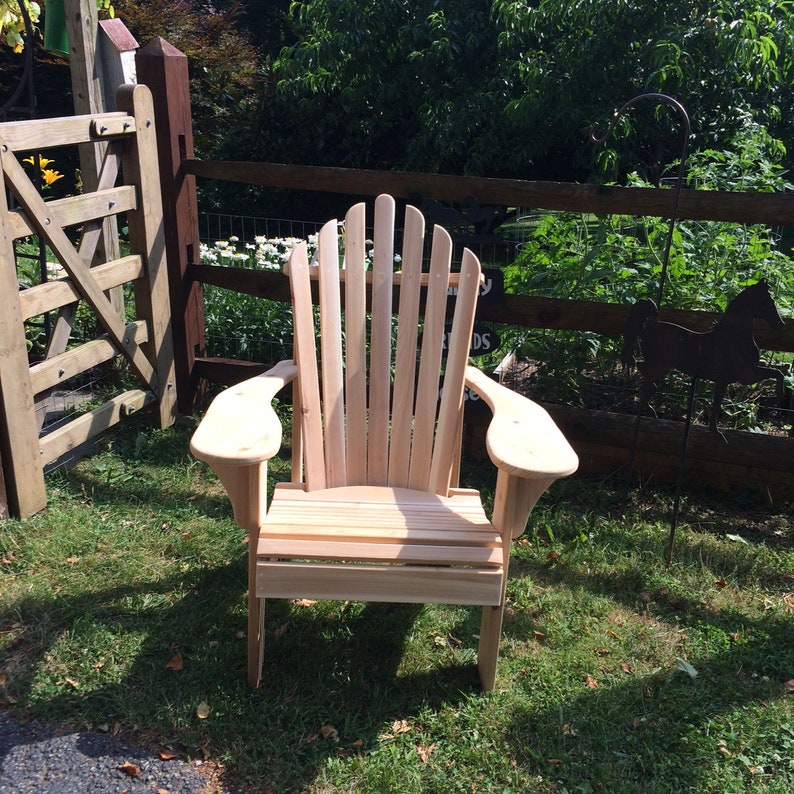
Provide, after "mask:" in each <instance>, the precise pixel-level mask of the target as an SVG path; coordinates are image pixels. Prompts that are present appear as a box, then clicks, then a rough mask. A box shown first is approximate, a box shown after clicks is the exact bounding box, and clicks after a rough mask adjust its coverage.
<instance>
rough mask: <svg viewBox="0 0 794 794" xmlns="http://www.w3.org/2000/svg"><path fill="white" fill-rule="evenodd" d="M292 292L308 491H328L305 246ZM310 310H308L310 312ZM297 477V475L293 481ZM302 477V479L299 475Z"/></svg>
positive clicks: (298, 252)
mask: <svg viewBox="0 0 794 794" xmlns="http://www.w3.org/2000/svg"><path fill="white" fill-rule="evenodd" d="M289 264H290V280H289V281H290V292H291V295H292V316H293V329H294V330H293V338H294V354H293V355H294V359H295V364H296V365H297V367H298V383H297V387H296V390H295V393H296V394H297V399H298V404H297V405H295V406H294V409H297V411H296V413H297V417H296V418H297V421H298V422H299V424H300V430H299V433H298V437H299V438H300V440H301V442H302V443H301V451H302V452H303V475H304V481H305V483H306V489H307V490H317V489H320V488H325V450H324V449H323V430H322V414H321V412H320V383H319V376H318V372H317V348H316V345H315V342H316V336H315V333H314V313H313V311H312V310H311V307H312V290H311V280H310V278H309V257H308V250H307V246H306V243H305V242H302V243H300V244H299V245H297V246H296V247H295V249H294V250H293V252H292V255H291V256H290V262H289ZM307 307H308V310H307ZM295 476H296V474H295V473H293V477H295ZM298 476H299V475H298Z"/></svg>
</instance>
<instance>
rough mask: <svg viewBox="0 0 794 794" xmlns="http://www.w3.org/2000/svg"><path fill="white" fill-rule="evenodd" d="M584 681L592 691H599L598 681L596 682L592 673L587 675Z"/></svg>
mask: <svg viewBox="0 0 794 794" xmlns="http://www.w3.org/2000/svg"><path fill="white" fill-rule="evenodd" d="M584 680H585V683H586V684H587V686H588V687H589V688H590V689H598V681H596V680H595V678H593V676H591V675H590V673H586V674H585V677H584Z"/></svg>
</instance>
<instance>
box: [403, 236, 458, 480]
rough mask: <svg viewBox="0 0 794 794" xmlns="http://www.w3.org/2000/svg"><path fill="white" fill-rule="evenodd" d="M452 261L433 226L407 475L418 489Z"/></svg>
mask: <svg viewBox="0 0 794 794" xmlns="http://www.w3.org/2000/svg"><path fill="white" fill-rule="evenodd" d="M451 264H452V238H451V237H450V236H449V234H448V232H447V231H446V229H444V228H442V227H441V226H436V227H434V229H433V247H432V251H431V254H430V277H429V279H428V286H427V298H426V302H425V317H424V326H423V328H422V350H421V358H420V362H419V380H418V384H417V389H416V411H415V415H414V443H413V446H412V448H411V467H410V472H409V476H408V484H409V487H411V488H417V489H419V490H426V489H427V488H428V484H429V479H430V463H431V456H432V453H433V438H434V436H435V423H436V411H437V407H438V387H439V373H440V372H441V356H442V353H443V346H444V324H445V320H446V309H447V292H448V290H449V273H450V269H451Z"/></svg>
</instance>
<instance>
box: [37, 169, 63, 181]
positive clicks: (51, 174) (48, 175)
mask: <svg viewBox="0 0 794 794" xmlns="http://www.w3.org/2000/svg"><path fill="white" fill-rule="evenodd" d="M41 176H42V179H44V184H46V185H51V184H52V183H53V182H57V181H58V180H59V179H61V178H62V177H63V174H61V173H60V172H58V171H56V170H54V169H53V168H45V169H43V170H42V172H41Z"/></svg>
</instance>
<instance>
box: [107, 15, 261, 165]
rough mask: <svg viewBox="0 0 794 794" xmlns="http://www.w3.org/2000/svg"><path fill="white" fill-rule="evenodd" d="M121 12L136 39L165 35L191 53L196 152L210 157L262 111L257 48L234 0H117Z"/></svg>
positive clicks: (165, 37) (143, 42)
mask: <svg viewBox="0 0 794 794" xmlns="http://www.w3.org/2000/svg"><path fill="white" fill-rule="evenodd" d="M116 10H117V13H118V15H119V16H120V17H121V18H122V19H123V20H124V22H125V24H126V25H127V27H128V28H129V29H130V30H131V31H132V33H133V34H134V35H135V37H136V38H137V39H138V41H139V42H140V43H141V44H142V45H145V44H146V43H148V42H149V41H151V40H152V39H154V38H156V37H158V36H159V37H162V38H164V39H166V40H167V41H168V42H169V43H170V44H172V45H173V46H174V47H176V48H177V49H179V50H180V51H181V52H183V53H184V54H185V55H186V56H187V57H188V64H189V67H190V82H191V103H192V106H193V120H194V135H195V139H196V141H195V142H196V150H197V152H198V153H200V155H201V156H205V157H206V156H209V155H210V154H211V152H212V151H213V150H214V149H215V147H217V146H218V143H219V141H222V140H224V139H225V138H227V137H230V136H233V134H234V131H235V130H236V129H238V127H239V125H246V124H248V123H249V120H250V119H251V118H254V117H255V116H256V114H257V112H258V110H257V105H258V98H259V96H260V94H261V92H260V89H259V83H260V76H259V75H260V61H259V52H258V50H257V48H256V47H255V45H254V43H253V41H252V39H251V37H250V36H249V35H248V34H247V33H246V32H245V31H244V30H241V29H240V18H241V15H242V14H243V12H244V10H245V9H244V6H243V4H242V3H240V2H236V0H232V2H230V3H226V4H224V5H213V4H211V3H209V2H204V1H203V0H170V1H169V2H162V0H118V2H116Z"/></svg>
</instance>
